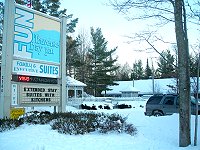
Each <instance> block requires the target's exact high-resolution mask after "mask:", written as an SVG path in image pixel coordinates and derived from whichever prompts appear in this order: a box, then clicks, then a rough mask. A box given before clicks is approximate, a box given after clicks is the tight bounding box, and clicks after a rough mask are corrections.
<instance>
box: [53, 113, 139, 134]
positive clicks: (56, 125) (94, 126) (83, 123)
mask: <svg viewBox="0 0 200 150" xmlns="http://www.w3.org/2000/svg"><path fill="white" fill-rule="evenodd" d="M50 124H51V127H52V129H54V130H58V132H60V133H65V134H75V135H76V134H85V133H90V132H94V131H98V132H100V133H109V132H119V133H121V132H124V133H128V134H130V135H135V134H136V133H137V129H136V128H135V127H134V126H133V125H132V124H127V123H126V120H125V118H122V117H121V116H120V115H118V114H112V115H108V114H104V113H64V114H62V115H61V116H60V117H58V118H56V119H54V120H53V121H52V122H51V123H50Z"/></svg>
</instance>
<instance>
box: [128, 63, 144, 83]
mask: <svg viewBox="0 0 200 150" xmlns="http://www.w3.org/2000/svg"><path fill="white" fill-rule="evenodd" d="M131 78H132V79H134V80H139V79H143V78H144V69H143V67H142V60H138V61H137V62H135V63H134V64H133V72H132V74H131Z"/></svg>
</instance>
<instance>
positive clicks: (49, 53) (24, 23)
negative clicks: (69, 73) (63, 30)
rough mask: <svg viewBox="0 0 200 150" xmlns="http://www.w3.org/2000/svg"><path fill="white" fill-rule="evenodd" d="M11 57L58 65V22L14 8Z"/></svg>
mask: <svg viewBox="0 0 200 150" xmlns="http://www.w3.org/2000/svg"><path fill="white" fill-rule="evenodd" d="M13 56H15V57H19V58H26V59H31V60H39V61H46V62H53V63H60V22H59V21H57V20H53V19H49V18H47V17H44V16H42V15H40V13H37V14H36V13H34V12H32V11H26V10H25V9H24V8H19V7H16V8H15V19H14V51H13Z"/></svg>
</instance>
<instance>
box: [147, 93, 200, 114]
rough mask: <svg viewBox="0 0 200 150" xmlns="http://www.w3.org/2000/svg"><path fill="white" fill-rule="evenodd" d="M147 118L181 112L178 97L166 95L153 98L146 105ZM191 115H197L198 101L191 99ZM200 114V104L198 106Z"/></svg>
mask: <svg viewBox="0 0 200 150" xmlns="http://www.w3.org/2000/svg"><path fill="white" fill-rule="evenodd" d="M145 109H146V111H145V113H144V114H145V115H146V116H164V115H172V114H173V113H178V112H179V100H178V95H175V94H164V95H154V96H151V97H150V98H149V99H148V101H147V103H146V108H145ZM191 114H192V115H195V114H196V100H195V98H194V97H191ZM198 114H200V104H199V105H198Z"/></svg>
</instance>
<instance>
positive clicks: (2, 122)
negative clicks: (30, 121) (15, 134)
mask: <svg viewBox="0 0 200 150" xmlns="http://www.w3.org/2000/svg"><path fill="white" fill-rule="evenodd" d="M21 124H23V122H21V120H17V119H0V132H3V131H7V130H11V129H15V128H17V127H18V126H20V125H21Z"/></svg>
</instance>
